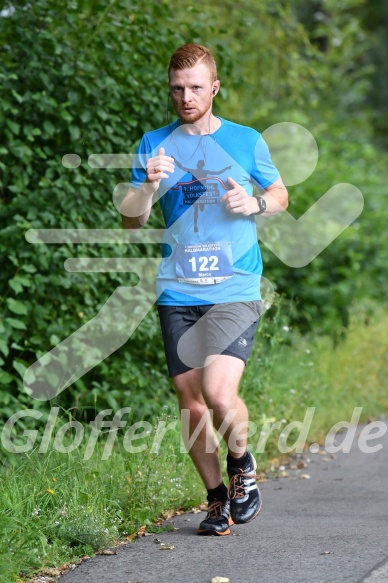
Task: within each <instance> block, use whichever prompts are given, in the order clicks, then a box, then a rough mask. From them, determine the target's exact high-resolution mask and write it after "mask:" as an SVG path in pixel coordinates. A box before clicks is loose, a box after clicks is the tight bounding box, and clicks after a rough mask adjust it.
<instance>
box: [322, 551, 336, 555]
mask: <svg viewBox="0 0 388 583" xmlns="http://www.w3.org/2000/svg"><path fill="white" fill-rule="evenodd" d="M319 554H320V555H334V551H323V553H319Z"/></svg>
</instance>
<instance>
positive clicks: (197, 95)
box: [169, 63, 219, 123]
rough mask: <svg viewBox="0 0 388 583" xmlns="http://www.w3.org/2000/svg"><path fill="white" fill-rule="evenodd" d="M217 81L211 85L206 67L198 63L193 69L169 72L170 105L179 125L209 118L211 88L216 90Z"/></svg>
mask: <svg viewBox="0 0 388 583" xmlns="http://www.w3.org/2000/svg"><path fill="white" fill-rule="evenodd" d="M218 85H219V81H214V82H213V83H212V79H211V74H210V71H209V69H208V67H207V66H206V65H205V64H203V63H199V64H198V65H195V66H194V67H190V68H189V69H182V70H174V69H173V70H172V71H171V72H170V80H169V89H170V95H171V101H172V105H173V107H174V109H175V111H176V113H177V114H178V116H179V119H180V120H181V123H195V122H197V121H200V120H202V119H205V118H206V120H207V119H208V117H209V114H210V111H211V107H212V99H213V87H216V88H217V89H218Z"/></svg>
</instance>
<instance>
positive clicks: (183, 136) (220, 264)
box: [120, 43, 288, 535]
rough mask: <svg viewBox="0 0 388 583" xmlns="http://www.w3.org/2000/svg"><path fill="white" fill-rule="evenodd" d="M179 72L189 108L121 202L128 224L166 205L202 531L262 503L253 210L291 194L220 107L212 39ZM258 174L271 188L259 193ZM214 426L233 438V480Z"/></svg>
mask: <svg viewBox="0 0 388 583" xmlns="http://www.w3.org/2000/svg"><path fill="white" fill-rule="evenodd" d="M168 76H169V80H168V88H169V97H170V99H171V102H172V106H173V108H174V110H175V112H176V114H177V116H178V119H177V120H176V121H174V122H172V123H168V125H166V126H164V127H162V128H160V129H157V130H155V131H151V132H148V133H147V134H145V135H144V136H143V138H142V140H141V143H140V145H139V148H138V157H139V158H138V159H139V160H140V164H137V165H136V164H135V165H134V168H133V172H132V181H131V188H130V189H129V191H128V194H127V195H126V197H125V199H124V201H123V203H122V206H121V208H120V212H121V214H122V221H123V226H124V227H125V228H129V229H136V228H139V227H141V226H142V225H144V224H145V223H146V222H147V220H148V218H149V215H150V211H151V207H152V204H153V203H154V202H155V201H156V200H158V199H159V203H160V205H161V208H162V212H163V216H164V219H165V222H166V227H167V228H166V231H165V237H164V244H163V248H162V256H163V258H162V261H161V264H160V268H159V272H158V277H157V282H156V292H157V304H158V311H159V316H160V322H161V328H162V335H163V340H164V345H165V352H166V359H167V365H168V369H169V375H170V377H171V380H172V382H173V384H174V387H175V389H176V393H177V397H178V402H179V407H180V409H181V411H182V412H184V413H185V415H183V413H182V431H183V433H184V434H185V439H186V442H189V440H190V438H191V437H193V440H192V443H191V447H190V448H189V453H190V456H191V458H192V460H193V462H194V464H195V466H196V468H197V470H198V472H199V474H200V476H201V478H202V480H203V482H204V484H205V487H206V489H207V498H208V502H209V508H208V512H207V516H206V518H205V519H204V520H203V521H202V522H201V524H200V526H199V531H198V533H199V534H215V535H226V534H229V532H230V530H229V526H230V525H231V524H233V523H239V524H241V523H245V522H249V521H250V520H253V519H254V518H255V517H256V516H257V515H258V513H259V512H260V508H261V495H260V492H259V489H258V487H257V483H256V479H255V469H256V462H255V459H254V457H253V455H252V454H251V453H250V452H249V451H247V449H246V445H247V436H246V433H247V427H248V411H247V408H246V406H245V404H244V402H243V401H242V399H241V398H240V397H239V395H238V388H239V383H240V379H241V376H242V373H243V370H244V366H245V364H246V361H247V358H248V356H249V353H250V351H251V348H252V345H253V341H254V334H255V330H256V327H257V324H258V321H259V318H260V314H261V301H260V276H261V272H262V261H261V255H260V250H259V246H258V244H257V235H256V223H255V219H254V215H257V214H261V215H263V216H269V215H273V214H276V213H279V212H281V211H283V210H284V209H285V208H287V204H288V202H287V200H288V194H287V190H286V188H285V186H284V184H283V182H282V180H281V178H280V176H279V173H278V171H277V169H276V168H275V166H274V164H273V163H272V161H271V158H270V155H269V152H268V148H267V146H266V144H265V142H264V140H263V138H262V137H261V135H260V134H259V133H258V132H257V131H256V130H254V129H252V128H248V127H245V126H242V125H238V124H235V123H232V122H230V121H227V120H225V119H223V118H220V117H216V116H215V115H214V114H213V113H212V103H213V99H214V98H215V96H216V95H217V93H218V91H219V89H220V81H219V80H218V79H217V70H216V64H215V61H214V58H213V56H212V55H211V53H210V52H209V50H208V49H207V48H205V47H203V46H201V45H198V44H193V43H190V44H188V45H185V46H183V47H180V48H178V49H177V50H176V51H175V52H174V54H173V55H172V57H171V60H170V64H169V69H168ZM139 165H140V166H141V167H140V168H139ZM253 184H256V185H257V186H259V187H260V188H261V189H262V191H263V195H262V196H260V197H253V195H252V192H253ZM214 428H215V429H216V430H219V432H220V434H221V435H222V437H223V439H224V440H225V442H226V444H227V446H228V456H227V472H228V477H229V485H228V487H227V486H226V485H225V483H224V482H223V479H222V475H221V469H220V461H219V455H218V442H217V438H216V434H215V431H214Z"/></svg>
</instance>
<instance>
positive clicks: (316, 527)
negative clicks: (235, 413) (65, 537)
mask: <svg viewBox="0 0 388 583" xmlns="http://www.w3.org/2000/svg"><path fill="white" fill-rule="evenodd" d="M358 433H359V431H358ZM378 443H380V444H382V446H383V447H382V449H380V451H378V452H377V453H368V454H366V453H362V452H361V451H360V449H359V448H358V447H357V444H356V443H355V442H354V444H353V447H352V449H351V451H350V453H347V454H344V453H338V454H336V457H335V458H334V459H328V457H326V456H322V455H321V454H311V455H310V458H311V461H310V462H309V467H308V468H304V469H301V470H293V471H291V472H290V474H291V475H292V477H284V478H280V479H277V480H269V481H267V482H265V483H263V484H261V485H260V488H261V490H262V493H263V509H262V511H261V513H260V515H259V517H258V518H257V519H256V520H254V521H253V522H252V523H250V524H246V525H240V526H233V527H232V533H233V535H234V536H233V535H230V536H226V537H222V538H221V537H199V536H197V535H196V534H195V532H196V531H195V529H196V526H197V525H198V523H199V522H200V520H201V519H202V517H203V516H204V515H203V514H202V513H201V514H185V515H182V516H179V517H176V518H174V519H172V520H171V521H170V522H172V523H173V524H174V525H175V526H176V527H178V528H179V530H177V531H174V532H167V533H163V534H162V535H157V538H158V539H159V540H161V541H162V542H163V543H165V544H172V545H174V546H175V549H173V550H164V551H163V552H162V550H161V547H160V544H158V543H156V542H155V541H154V539H155V537H154V536H152V537H151V536H150V537H145V538H141V539H139V540H137V541H136V542H134V543H130V544H128V545H126V546H124V547H121V548H120V549H119V550H118V552H117V555H114V556H97V557H95V558H94V559H92V560H90V561H87V562H85V563H82V564H81V565H80V566H79V567H76V568H75V569H74V570H73V571H72V572H70V573H67V574H66V575H64V576H63V577H61V578H60V580H59V583H128V582H130V583H132V582H134V583H210V581H211V579H212V577H216V576H223V577H227V578H229V580H230V583H345V582H346V583H348V582H349V583H388V432H387V433H386V434H385V435H384V436H383V437H380V438H378V439H376V441H375V442H374V443H373V444H372V443H370V444H369V445H376V444H378ZM302 474H308V475H310V479H306V478H301V477H300V476H301V475H302Z"/></svg>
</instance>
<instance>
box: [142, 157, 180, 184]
mask: <svg viewBox="0 0 388 583" xmlns="http://www.w3.org/2000/svg"><path fill="white" fill-rule="evenodd" d="M174 170H175V166H174V158H172V157H171V156H166V155H165V150H164V148H160V149H159V152H158V155H157V156H154V157H153V158H149V159H148V160H147V179H146V181H147V182H152V183H153V184H154V185H155V186H156V189H158V188H159V185H160V181H161V180H162V178H168V174H167V172H170V173H171V174H172V173H173V172H174Z"/></svg>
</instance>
